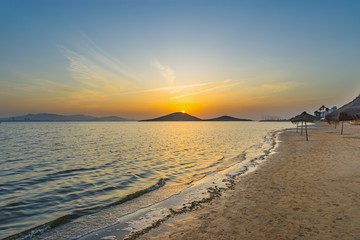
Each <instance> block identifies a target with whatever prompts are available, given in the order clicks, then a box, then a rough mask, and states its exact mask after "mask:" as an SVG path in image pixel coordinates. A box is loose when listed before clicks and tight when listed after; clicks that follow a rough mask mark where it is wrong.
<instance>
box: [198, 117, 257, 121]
mask: <svg viewBox="0 0 360 240" xmlns="http://www.w3.org/2000/svg"><path fill="white" fill-rule="evenodd" d="M204 121H252V120H250V119H241V118H235V117H231V116H221V117H217V118H211V119H206V120H204Z"/></svg>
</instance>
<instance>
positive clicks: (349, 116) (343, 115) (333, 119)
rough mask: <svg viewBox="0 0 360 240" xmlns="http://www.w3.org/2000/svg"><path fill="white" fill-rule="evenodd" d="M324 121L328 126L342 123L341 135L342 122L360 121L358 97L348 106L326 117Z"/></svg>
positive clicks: (359, 100)
mask: <svg viewBox="0 0 360 240" xmlns="http://www.w3.org/2000/svg"><path fill="white" fill-rule="evenodd" d="M325 119H326V121H327V122H328V123H329V124H332V123H334V124H338V123H339V122H342V125H341V134H343V130H344V121H352V120H358V119H360V95H359V96H358V97H357V98H355V99H354V100H352V101H351V102H349V103H348V104H345V105H344V106H342V107H341V108H339V109H337V110H335V111H333V112H332V113H329V114H328V115H326V116H325Z"/></svg>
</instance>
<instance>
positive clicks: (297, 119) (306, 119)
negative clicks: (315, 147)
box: [290, 112, 320, 141]
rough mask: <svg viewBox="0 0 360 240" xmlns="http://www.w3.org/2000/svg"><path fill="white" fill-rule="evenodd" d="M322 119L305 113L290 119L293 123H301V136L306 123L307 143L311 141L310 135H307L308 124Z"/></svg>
mask: <svg viewBox="0 0 360 240" xmlns="http://www.w3.org/2000/svg"><path fill="white" fill-rule="evenodd" d="M319 119H320V118H318V117H316V116H313V115H310V114H308V113H307V112H303V113H301V114H300V115H297V116H295V117H293V118H291V119H290V121H291V122H292V123H299V122H301V135H302V126H303V124H304V123H305V132H306V141H309V137H308V133H307V125H306V123H307V122H315V121H317V120H319Z"/></svg>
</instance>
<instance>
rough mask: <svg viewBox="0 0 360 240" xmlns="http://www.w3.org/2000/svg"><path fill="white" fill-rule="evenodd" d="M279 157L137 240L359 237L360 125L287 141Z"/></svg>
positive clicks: (321, 129) (320, 128)
mask: <svg viewBox="0 0 360 240" xmlns="http://www.w3.org/2000/svg"><path fill="white" fill-rule="evenodd" d="M279 138H280V141H281V143H280V145H279V147H278V148H277V149H276V153H275V154H272V155H270V156H269V157H268V159H267V160H266V161H265V162H264V163H262V164H261V165H260V167H259V168H258V169H257V170H256V171H254V172H251V173H248V174H246V175H244V176H241V177H239V179H238V182H237V183H236V184H235V186H234V189H232V190H228V191H227V192H225V194H223V196H222V197H220V198H217V199H215V200H213V201H211V202H210V203H208V204H204V205H203V206H202V207H201V208H200V209H199V210H196V211H193V212H190V213H186V214H180V215H177V216H176V217H174V218H171V219H169V220H167V221H166V222H164V223H163V224H161V225H160V227H158V228H155V229H152V230H151V231H150V232H149V233H146V234H145V235H142V236H140V237H139V238H138V239H142V240H144V239H360V127H359V126H350V125H347V124H346V125H345V134H344V135H340V134H339V128H338V129H334V126H328V125H327V124H325V123H318V124H316V127H315V128H312V129H311V130H310V137H309V141H308V142H307V141H305V136H300V134H299V133H296V132H295V131H294V130H287V131H285V132H284V133H282V134H281V135H280V137H279Z"/></svg>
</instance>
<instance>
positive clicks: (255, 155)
mask: <svg viewBox="0 0 360 240" xmlns="http://www.w3.org/2000/svg"><path fill="white" fill-rule="evenodd" d="M282 131H284V129H283V130H273V131H270V132H268V133H267V134H266V135H264V136H263V141H261V142H259V143H258V144H256V145H254V146H252V147H250V148H248V149H246V150H244V152H243V153H241V154H240V155H238V156H236V157H234V159H237V160H236V161H235V162H234V163H233V164H232V165H230V166H228V167H227V168H225V169H223V170H220V171H219V172H215V173H211V174H209V175H207V176H205V177H204V178H201V179H200V180H197V181H196V182H192V183H191V185H189V187H187V188H185V189H183V190H182V191H180V192H179V193H177V194H174V195H173V196H170V197H169V198H166V199H164V200H163V201H160V202H157V203H154V204H151V205H149V206H148V207H145V208H142V209H140V211H139V212H138V211H136V212H134V213H131V214H129V215H126V216H125V218H124V219H122V220H121V221H119V222H118V223H115V224H114V225H112V226H108V227H105V228H103V229H98V230H94V231H91V232H89V233H86V234H84V235H82V236H79V237H78V238H77V239H79V240H95V239H102V238H104V239H108V238H109V239H125V240H129V239H136V238H138V237H139V236H141V235H143V234H144V233H147V232H149V231H151V230H152V229H154V228H157V227H159V226H161V224H162V223H163V222H165V221H167V220H169V219H170V220H171V219H172V218H173V217H176V216H179V215H184V214H186V213H188V212H191V211H194V210H196V209H198V208H200V207H201V206H202V205H203V204H207V203H210V202H212V201H213V200H214V199H216V198H218V197H220V196H221V195H223V194H224V193H225V192H226V191H228V190H230V189H232V188H233V185H234V184H235V182H236V181H237V180H236V179H237V178H238V177H239V176H242V175H245V174H246V173H247V172H250V171H254V170H255V169H257V167H258V166H259V165H260V163H262V162H265V161H264V160H266V157H267V156H268V155H270V154H271V153H272V151H273V150H274V149H275V148H276V147H277V146H278V142H279V141H278V136H279V134H280V133H281V132H282ZM256 149H258V150H256Z"/></svg>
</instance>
